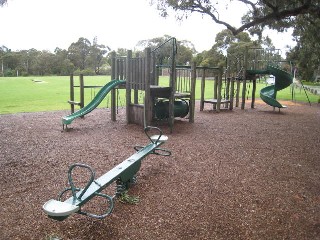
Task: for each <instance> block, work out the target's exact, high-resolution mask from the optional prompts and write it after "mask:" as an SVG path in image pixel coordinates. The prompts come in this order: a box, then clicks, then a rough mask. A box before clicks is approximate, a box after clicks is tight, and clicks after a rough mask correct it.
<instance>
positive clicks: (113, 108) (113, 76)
mask: <svg viewBox="0 0 320 240" xmlns="http://www.w3.org/2000/svg"><path fill="white" fill-rule="evenodd" d="M115 79H116V52H115V51H113V52H112V53H111V81H112V80H115ZM110 107H111V121H116V120H117V117H116V90H115V89H114V88H112V89H111V106H110Z"/></svg>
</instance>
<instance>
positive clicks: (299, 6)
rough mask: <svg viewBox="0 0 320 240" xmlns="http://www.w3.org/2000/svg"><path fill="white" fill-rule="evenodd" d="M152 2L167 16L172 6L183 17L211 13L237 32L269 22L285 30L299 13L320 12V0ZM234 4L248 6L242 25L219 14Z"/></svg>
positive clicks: (269, 24) (215, 18)
mask: <svg viewBox="0 0 320 240" xmlns="http://www.w3.org/2000/svg"><path fill="white" fill-rule="evenodd" d="M151 3H152V4H155V5H157V8H158V10H160V13H161V15H162V16H164V17H166V16H167V15H168V14H169V10H170V9H173V10H174V11H176V14H177V17H178V18H179V19H182V18H184V17H188V16H189V14H191V13H194V12H197V13H200V14H203V15H208V16H209V17H210V18H211V19H212V20H213V21H214V22H215V23H217V24H221V25H223V26H225V27H226V28H227V29H229V30H230V31H231V32H232V33H233V34H234V35H237V34H238V33H240V32H242V31H245V30H251V31H252V32H255V33H259V32H260V33H261V29H263V28H264V27H266V26H267V27H269V28H276V29H278V30H283V29H285V28H287V27H289V26H292V21H293V20H294V19H295V17H297V16H299V15H307V14H312V15H317V16H318V17H319V16H320V3H319V0H281V1H277V0H230V1H225V0H152V1H151ZM232 4H236V5H242V6H245V7H246V9H248V11H247V12H246V13H244V15H243V16H242V21H241V26H238V27H236V26H233V25H232V24H231V23H230V22H228V21H227V20H222V18H221V17H220V15H219V12H220V10H221V9H223V8H224V9H227V10H228V9H229V7H230V5H232ZM227 19H228V18H227ZM259 30H260V31H259Z"/></svg>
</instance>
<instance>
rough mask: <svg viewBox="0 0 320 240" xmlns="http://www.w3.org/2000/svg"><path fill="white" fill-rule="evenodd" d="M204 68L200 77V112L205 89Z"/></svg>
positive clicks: (202, 106) (202, 107)
mask: <svg viewBox="0 0 320 240" xmlns="http://www.w3.org/2000/svg"><path fill="white" fill-rule="evenodd" d="M205 71H206V70H205V68H203V69H202V76H201V98H200V111H203V109H204V94H205V88H206V76H205Z"/></svg>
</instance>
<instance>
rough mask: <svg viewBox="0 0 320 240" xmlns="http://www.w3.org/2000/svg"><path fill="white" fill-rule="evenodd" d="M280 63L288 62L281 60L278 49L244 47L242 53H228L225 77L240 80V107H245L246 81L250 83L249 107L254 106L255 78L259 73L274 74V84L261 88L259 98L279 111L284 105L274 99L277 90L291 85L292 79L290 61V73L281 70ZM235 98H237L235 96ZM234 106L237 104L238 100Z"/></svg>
mask: <svg viewBox="0 0 320 240" xmlns="http://www.w3.org/2000/svg"><path fill="white" fill-rule="evenodd" d="M282 63H288V62H286V61H282V60H281V51H280V50H279V49H272V50H270V49H264V48H246V50H245V52H244V53H243V54H238V55H232V54H228V58H227V71H226V72H227V73H228V74H227V75H228V77H227V78H231V79H234V80H236V81H237V82H242V102H241V109H244V108H245V104H246V96H248V95H249V89H248V88H247V84H248V83H252V91H251V108H254V104H255V93H256V83H257V78H258V77H259V76H261V75H273V76H275V84H274V85H271V86H267V87H265V88H263V89H261V91H260V98H261V99H262V100H263V101H264V102H265V103H266V104H268V105H270V106H272V107H273V108H279V111H280V109H281V108H285V107H286V106H284V105H282V104H280V103H279V102H278V101H277V100H276V96H277V92H278V91H280V90H282V89H284V88H286V87H288V86H290V85H291V83H292V80H293V76H292V74H291V72H292V71H293V70H292V66H291V63H290V67H291V69H290V70H289V71H290V73H289V72H286V71H284V70H282V69H281V64H282ZM237 84H239V83H237ZM249 86H250V85H249ZM238 94H239V88H238V87H237V96H238ZM236 99H239V98H238V97H236ZM236 106H238V100H237V103H236Z"/></svg>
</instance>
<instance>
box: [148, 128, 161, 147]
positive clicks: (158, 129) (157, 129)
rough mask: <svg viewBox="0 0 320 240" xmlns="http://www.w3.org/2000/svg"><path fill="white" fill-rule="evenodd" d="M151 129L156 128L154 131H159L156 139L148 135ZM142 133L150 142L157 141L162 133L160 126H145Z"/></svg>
mask: <svg viewBox="0 0 320 240" xmlns="http://www.w3.org/2000/svg"><path fill="white" fill-rule="evenodd" d="M152 130H156V131H158V132H159V136H158V138H157V139H156V140H154V139H152V138H151V136H150V132H151V131H152ZM144 133H145V134H146V135H147V137H148V138H149V140H150V142H152V143H154V144H155V143H158V142H159V140H160V138H161V136H162V134H163V133H162V131H161V129H160V128H157V127H152V126H147V127H145V128H144Z"/></svg>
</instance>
